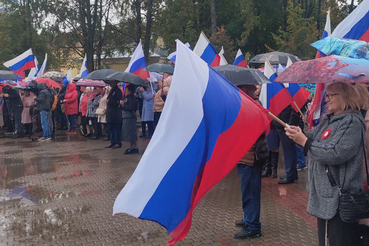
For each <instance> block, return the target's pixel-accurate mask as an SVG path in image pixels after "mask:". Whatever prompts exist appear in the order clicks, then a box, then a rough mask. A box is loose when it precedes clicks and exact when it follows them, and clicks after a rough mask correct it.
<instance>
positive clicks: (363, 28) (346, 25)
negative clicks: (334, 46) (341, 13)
mask: <svg viewBox="0 0 369 246" xmlns="http://www.w3.org/2000/svg"><path fill="white" fill-rule="evenodd" d="M332 37H336V38H349V39H358V40H363V41H366V42H369V0H364V1H363V2H362V3H361V4H360V5H359V6H357V7H356V8H355V9H354V11H352V12H351V14H350V15H349V16H347V17H346V18H345V19H344V20H343V21H342V22H341V23H340V24H339V25H338V26H337V27H336V28H335V29H334V31H333V33H332Z"/></svg>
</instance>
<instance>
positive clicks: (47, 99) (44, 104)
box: [35, 83, 52, 141]
mask: <svg viewBox="0 0 369 246" xmlns="http://www.w3.org/2000/svg"><path fill="white" fill-rule="evenodd" d="M37 89H38V91H39V92H38V95H37V97H35V102H36V106H37V108H38V110H39V111H40V116H41V127H42V132H43V135H42V137H41V138H39V139H38V141H44V140H51V129H50V124H49V118H50V110H51V106H52V95H51V93H50V91H49V90H48V89H47V86H46V84H45V83H40V84H38V85H37Z"/></svg>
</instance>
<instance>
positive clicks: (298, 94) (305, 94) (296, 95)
mask: <svg viewBox="0 0 369 246" xmlns="http://www.w3.org/2000/svg"><path fill="white" fill-rule="evenodd" d="M292 64H293V62H292V61H291V59H290V58H289V57H288V60H287V66H286V68H287V67H289V66H290V65H292ZM280 66H282V65H280ZM283 70H284V69H283ZM286 88H287V90H288V92H289V93H290V95H291V96H292V100H293V101H294V102H295V103H296V105H297V107H299V109H301V108H302V107H303V106H304V105H305V103H306V101H307V100H308V98H309V95H310V91H308V90H306V89H305V88H303V87H301V86H299V85H298V84H296V83H289V84H288V86H287V87H286ZM292 107H293V108H294V109H295V111H296V112H298V111H299V110H298V109H297V108H296V106H295V104H294V103H293V104H292Z"/></svg>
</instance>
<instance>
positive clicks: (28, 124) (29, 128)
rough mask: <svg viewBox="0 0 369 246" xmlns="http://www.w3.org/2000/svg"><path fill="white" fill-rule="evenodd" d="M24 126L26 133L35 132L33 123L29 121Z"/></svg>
mask: <svg viewBox="0 0 369 246" xmlns="http://www.w3.org/2000/svg"><path fill="white" fill-rule="evenodd" d="M24 128H25V129H26V134H27V135H31V134H32V133H33V129H32V128H33V124H32V123H27V124H24Z"/></svg>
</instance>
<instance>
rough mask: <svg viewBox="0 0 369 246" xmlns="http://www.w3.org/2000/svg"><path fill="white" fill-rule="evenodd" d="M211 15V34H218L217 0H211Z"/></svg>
mask: <svg viewBox="0 0 369 246" xmlns="http://www.w3.org/2000/svg"><path fill="white" fill-rule="evenodd" d="M210 16H211V34H216V32H217V12H216V6H215V0H211V7H210Z"/></svg>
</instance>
